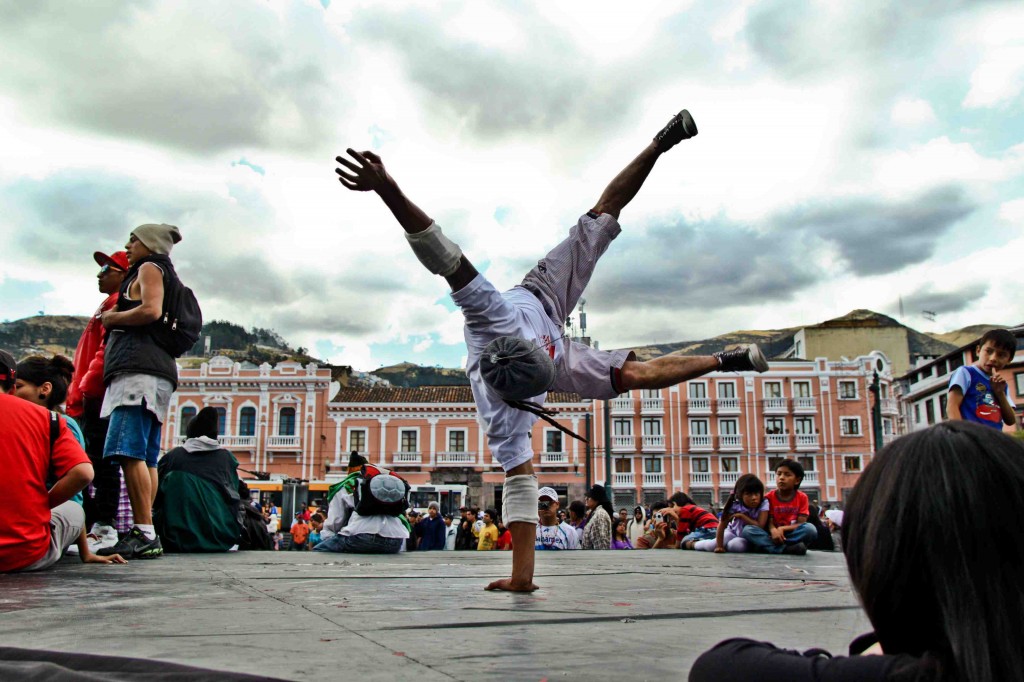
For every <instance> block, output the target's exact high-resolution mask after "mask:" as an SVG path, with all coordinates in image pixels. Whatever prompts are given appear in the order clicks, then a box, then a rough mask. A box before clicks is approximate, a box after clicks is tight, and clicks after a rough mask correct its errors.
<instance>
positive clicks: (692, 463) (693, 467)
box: [690, 457, 711, 474]
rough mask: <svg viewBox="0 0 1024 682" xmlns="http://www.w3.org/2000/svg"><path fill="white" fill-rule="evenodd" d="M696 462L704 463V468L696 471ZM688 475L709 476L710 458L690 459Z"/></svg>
mask: <svg viewBox="0 0 1024 682" xmlns="http://www.w3.org/2000/svg"><path fill="white" fill-rule="evenodd" d="M697 462H704V468H703V469H698V468H697V466H696V463H697ZM690 473H691V474H709V473H711V458H710V457H691V458H690Z"/></svg>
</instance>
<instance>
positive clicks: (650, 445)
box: [642, 434, 665, 452]
mask: <svg viewBox="0 0 1024 682" xmlns="http://www.w3.org/2000/svg"><path fill="white" fill-rule="evenodd" d="M642 443H643V449H644V451H646V452H651V451H656V452H664V451H665V435H664V434H659V435H657V436H644V437H643V441H642Z"/></svg>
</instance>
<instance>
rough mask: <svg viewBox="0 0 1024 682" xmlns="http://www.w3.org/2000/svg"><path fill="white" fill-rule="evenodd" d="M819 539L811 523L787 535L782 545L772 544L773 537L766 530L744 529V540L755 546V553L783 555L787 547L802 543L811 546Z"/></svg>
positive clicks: (751, 527)
mask: <svg viewBox="0 0 1024 682" xmlns="http://www.w3.org/2000/svg"><path fill="white" fill-rule="evenodd" d="M817 537H818V531H817V529H816V528H815V527H814V526H812V525H811V524H809V523H805V524H804V525H802V526H798V527H796V528H794V529H793V530H791V531H788V532H787V533H786V540H785V542H783V544H781V545H776V544H775V543H774V542H772V536H771V534H770V533H768V531H766V530H765V529H764V528H760V527H759V526H746V527H744V528H743V539H744V540H746V541H747V542H749V543H750V544H751V545H753V546H754V548H753V549H754V551H755V552H768V553H769V554H781V553H782V550H783V548H785V546H786V545H795V544H796V543H798V542H802V543H804V544H805V545H809V544H811V543H812V542H814V540H815V539H816V538H817Z"/></svg>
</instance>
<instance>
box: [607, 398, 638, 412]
mask: <svg viewBox="0 0 1024 682" xmlns="http://www.w3.org/2000/svg"><path fill="white" fill-rule="evenodd" d="M611 403H612V414H635V413H636V408H635V407H634V406H633V399H632V398H630V397H629V396H627V397H625V398H614V399H612V401H611Z"/></svg>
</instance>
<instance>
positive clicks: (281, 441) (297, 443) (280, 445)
mask: <svg viewBox="0 0 1024 682" xmlns="http://www.w3.org/2000/svg"><path fill="white" fill-rule="evenodd" d="M301 446H302V441H301V439H300V438H299V437H298V436H267V449H269V450H288V449H297V448H299V447H301Z"/></svg>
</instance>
